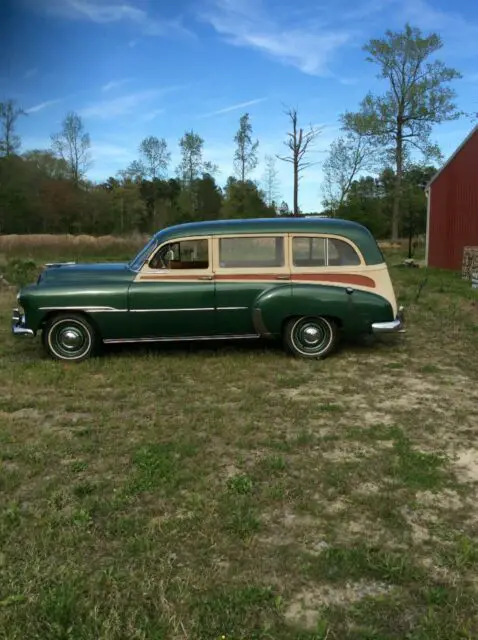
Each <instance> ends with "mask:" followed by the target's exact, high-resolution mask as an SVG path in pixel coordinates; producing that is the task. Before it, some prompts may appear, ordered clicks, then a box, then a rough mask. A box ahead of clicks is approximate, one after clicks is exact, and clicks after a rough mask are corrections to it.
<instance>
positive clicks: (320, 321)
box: [284, 317, 338, 358]
mask: <svg viewBox="0 0 478 640" xmlns="http://www.w3.org/2000/svg"><path fill="white" fill-rule="evenodd" d="M337 341H338V330H337V325H336V324H335V323H334V322H333V321H332V320H329V319H328V318H323V317H319V318H315V317H302V318H292V320H289V322H288V323H287V324H286V326H285V329H284V342H285V346H286V347H287V349H288V350H289V351H290V352H291V353H293V354H294V355H296V356H299V357H301V358H325V357H326V356H328V355H329V353H331V351H333V350H334V348H335V347H336V345H337Z"/></svg>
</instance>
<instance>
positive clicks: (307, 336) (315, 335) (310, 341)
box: [302, 327, 320, 347]
mask: <svg viewBox="0 0 478 640" xmlns="http://www.w3.org/2000/svg"><path fill="white" fill-rule="evenodd" d="M302 340H303V342H304V344H306V345H307V346H309V347H313V346H314V345H316V344H317V343H318V342H319V341H320V331H319V330H318V328H317V327H305V328H304V330H303V331H302Z"/></svg>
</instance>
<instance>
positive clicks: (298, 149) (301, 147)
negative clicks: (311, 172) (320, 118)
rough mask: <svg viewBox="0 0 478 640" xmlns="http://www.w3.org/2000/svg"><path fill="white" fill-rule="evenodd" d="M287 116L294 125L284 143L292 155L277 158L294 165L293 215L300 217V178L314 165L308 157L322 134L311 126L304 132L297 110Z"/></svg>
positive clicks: (292, 110) (289, 111)
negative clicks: (299, 122) (300, 125)
mask: <svg viewBox="0 0 478 640" xmlns="http://www.w3.org/2000/svg"><path fill="white" fill-rule="evenodd" d="M286 115H287V116H288V117H289V119H290V122H291V125H292V131H291V132H289V133H288V134H287V140H286V141H285V142H284V144H285V145H286V147H287V148H288V149H289V151H290V155H288V156H277V157H278V158H279V160H283V161H284V162H289V163H290V164H292V167H293V171H294V210H293V215H294V216H298V215H300V212H299V178H300V176H301V174H302V173H303V171H305V170H306V169H307V168H308V167H310V166H312V165H313V164H314V163H313V162H310V161H309V160H308V159H307V157H308V153H309V152H310V150H311V149H310V147H311V146H312V145H313V143H314V141H315V140H316V138H317V137H318V135H319V134H320V129H318V128H317V127H313V126H312V125H311V126H310V127H309V130H308V131H304V129H302V127H299V124H298V115H297V109H294V108H289V109H288V110H287V111H286Z"/></svg>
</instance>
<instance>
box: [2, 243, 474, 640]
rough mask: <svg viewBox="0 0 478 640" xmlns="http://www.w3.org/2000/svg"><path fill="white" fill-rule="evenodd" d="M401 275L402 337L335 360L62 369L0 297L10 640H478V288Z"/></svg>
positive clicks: (147, 356) (265, 355)
mask: <svg viewBox="0 0 478 640" xmlns="http://www.w3.org/2000/svg"><path fill="white" fill-rule="evenodd" d="M68 251H70V248H68V247H67V251H66V250H65V253H66V254H67V253H68ZM65 257H69V256H68V255H65ZM72 257H73V256H72ZM49 258H54V256H53V255H50V256H49ZM417 272H420V273H417ZM393 277H394V279H395V280H396V282H397V289H398V291H399V292H400V296H401V297H402V298H403V302H404V303H405V304H406V305H407V311H408V313H407V316H408V318H409V330H408V333H407V334H405V335H404V336H401V337H400V338H399V339H398V340H397V339H393V338H392V339H380V340H377V341H376V342H375V343H373V342H372V343H371V344H364V343H360V342H358V343H355V344H348V345H344V346H343V348H341V349H340V350H339V351H338V352H337V354H335V355H334V356H333V357H331V358H329V359H327V360H325V361H323V362H303V361H299V360H294V359H292V358H289V357H287V356H286V355H284V353H283V352H282V350H281V349H280V348H279V347H277V346H276V345H258V344H254V345H251V346H248V345H240V346H232V345H231V346H226V345H220V346H209V345H198V346H190V347H182V346H180V347H168V348H135V347H134V348H133V347H131V348H122V349H107V350H106V351H105V354H104V355H103V356H102V357H101V358H98V359H94V360H92V361H90V362H87V363H84V364H82V365H80V366H70V367H63V366H61V365H59V364H58V363H55V362H53V361H50V360H48V359H47V358H45V357H44V356H43V354H42V350H41V348H40V346H39V344H38V342H35V341H28V340H24V341H15V340H14V339H13V338H12V337H11V336H10V329H9V322H10V310H11V307H12V306H14V304H15V292H14V291H2V292H0V388H1V394H0V412H1V413H0V502H1V504H0V544H1V547H2V554H3V555H2V560H1V566H0V577H1V580H0V628H1V629H2V632H3V634H4V637H5V638H8V639H9V640H17V639H18V640H20V639H21V640H23V639H24V638H29V639H30V638H31V639H32V640H35V639H38V640H40V639H41V640H47V639H50V638H52V639H53V638H62V637H72V638H75V639H76V638H78V639H83V638H85V639H86V638H88V639H90V638H102V639H104V640H120V639H121V640H122V639H123V638H138V639H144V640H146V639H149V638H161V640H169V639H171V640H176V639H178V638H194V640H216V639H217V638H219V637H221V635H225V636H226V638H228V640H232V639H234V640H238V639H239V638H251V639H252V638H254V640H270V638H274V640H317V639H319V638H320V639H323V638H327V639H328V640H348V639H350V640H351V639H353V640H365V639H366V638H367V639H370V638H390V639H393V638H396V639H397V640H398V639H399V638H400V639H402V638H405V637H407V638H408V639H409V640H425V639H426V640H429V639H431V640H438V639H440V640H445V639H446V640H458V638H460V639H461V640H463V638H474V637H477V636H478V628H477V621H476V615H475V611H476V608H477V607H476V583H475V582H474V581H473V575H474V573H476V570H477V569H478V552H477V550H476V546H475V543H474V542H473V541H474V538H475V537H476V536H475V533H476V531H475V527H476V519H477V517H478V509H477V506H476V505H477V501H476V486H475V480H476V476H475V473H476V469H475V449H474V448H473V447H474V440H475V439H476V412H477V409H476V406H477V399H478V398H477V396H476V394H477V391H476V389H477V384H476V383H477V381H478V362H476V359H474V355H473V354H474V353H476V348H477V347H478V331H477V330H476V319H475V318H476V314H475V310H474V307H473V306H472V305H471V304H468V302H469V301H471V290H470V291H468V288H467V287H466V286H465V284H464V283H462V282H461V280H460V278H459V275H457V276H456V277H455V276H454V275H443V274H433V273H432V274H430V278H429V282H428V284H427V285H426V286H425V288H424V289H423V291H422V294H421V296H420V298H419V300H418V301H416V291H417V287H418V284H419V282H420V280H421V278H423V277H424V274H423V270H418V269H417V270H409V271H407V270H398V269H397V270H396V271H394V272H393ZM475 295H476V294H475ZM401 301H402V300H401ZM0 635H1V634H0Z"/></svg>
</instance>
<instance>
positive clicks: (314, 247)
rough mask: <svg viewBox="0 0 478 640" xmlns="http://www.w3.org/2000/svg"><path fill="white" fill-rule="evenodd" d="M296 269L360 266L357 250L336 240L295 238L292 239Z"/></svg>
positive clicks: (293, 260)
mask: <svg viewBox="0 0 478 640" xmlns="http://www.w3.org/2000/svg"><path fill="white" fill-rule="evenodd" d="M292 262H293V264H294V266H295V267H327V266H329V267H338V266H340V267H343V266H355V265H359V264H360V257H359V256H358V254H357V252H356V251H355V249H354V248H353V247H352V246H351V245H350V244H349V243H348V242H344V241H343V240H338V239H336V238H314V237H310V238H308V237H295V238H293V239H292Z"/></svg>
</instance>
